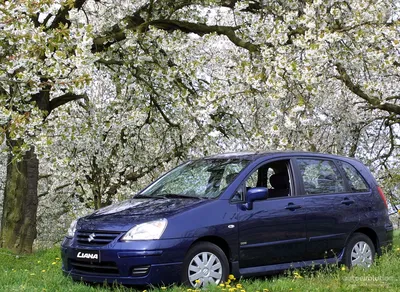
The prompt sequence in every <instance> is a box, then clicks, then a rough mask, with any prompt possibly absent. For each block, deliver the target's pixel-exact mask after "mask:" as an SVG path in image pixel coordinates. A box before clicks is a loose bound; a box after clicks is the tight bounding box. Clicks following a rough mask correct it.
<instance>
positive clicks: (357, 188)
mask: <svg viewBox="0 0 400 292" xmlns="http://www.w3.org/2000/svg"><path fill="white" fill-rule="evenodd" d="M340 165H341V166H342V168H343V170H344V173H345V175H346V178H347V180H348V182H349V186H350V190H351V191H352V192H355V193H358V192H368V191H369V186H368V184H367V183H366V182H365V180H364V178H363V177H362V176H361V174H360V173H359V172H358V171H357V169H355V167H354V166H352V165H351V164H349V163H347V162H343V161H341V162H340Z"/></svg>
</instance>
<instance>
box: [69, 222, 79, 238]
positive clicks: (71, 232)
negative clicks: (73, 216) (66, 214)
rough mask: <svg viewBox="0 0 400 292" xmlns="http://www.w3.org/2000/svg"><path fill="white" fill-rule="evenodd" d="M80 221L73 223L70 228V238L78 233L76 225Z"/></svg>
mask: <svg viewBox="0 0 400 292" xmlns="http://www.w3.org/2000/svg"><path fill="white" fill-rule="evenodd" d="M77 222H78V220H74V221H72V223H71V225H70V226H69V228H68V237H74V235H75V231H76V223H77Z"/></svg>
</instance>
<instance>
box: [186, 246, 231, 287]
mask: <svg viewBox="0 0 400 292" xmlns="http://www.w3.org/2000/svg"><path fill="white" fill-rule="evenodd" d="M228 274H229V263H228V259H227V258H226V255H225V253H224V252H223V250H222V249H221V248H220V247H219V246H217V245H215V244H213V243H210V242H199V243H196V244H195V245H194V246H193V247H191V248H190V249H189V251H188V253H187V254H186V256H185V260H184V261H183V270H182V283H183V284H185V285H188V286H191V287H193V288H199V287H205V286H207V285H208V284H210V283H212V284H216V285H218V284H221V283H223V282H224V281H226V280H227V278H228Z"/></svg>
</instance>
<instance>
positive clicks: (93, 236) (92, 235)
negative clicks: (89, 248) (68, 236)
mask: <svg viewBox="0 0 400 292" xmlns="http://www.w3.org/2000/svg"><path fill="white" fill-rule="evenodd" d="M95 237H96V234H94V233H92V234H90V235H89V238H88V241H89V242H91V241H92V240H93V239H94V238H95Z"/></svg>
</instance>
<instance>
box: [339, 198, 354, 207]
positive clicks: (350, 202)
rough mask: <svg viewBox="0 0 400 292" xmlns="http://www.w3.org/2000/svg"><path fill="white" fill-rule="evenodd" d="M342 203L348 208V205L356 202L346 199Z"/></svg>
mask: <svg viewBox="0 0 400 292" xmlns="http://www.w3.org/2000/svg"><path fill="white" fill-rule="evenodd" d="M341 203H342V204H344V205H347V206H348V205H351V204H354V203H355V202H354V200H350V199H348V198H345V199H344V200H343V201H342V202H341Z"/></svg>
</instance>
